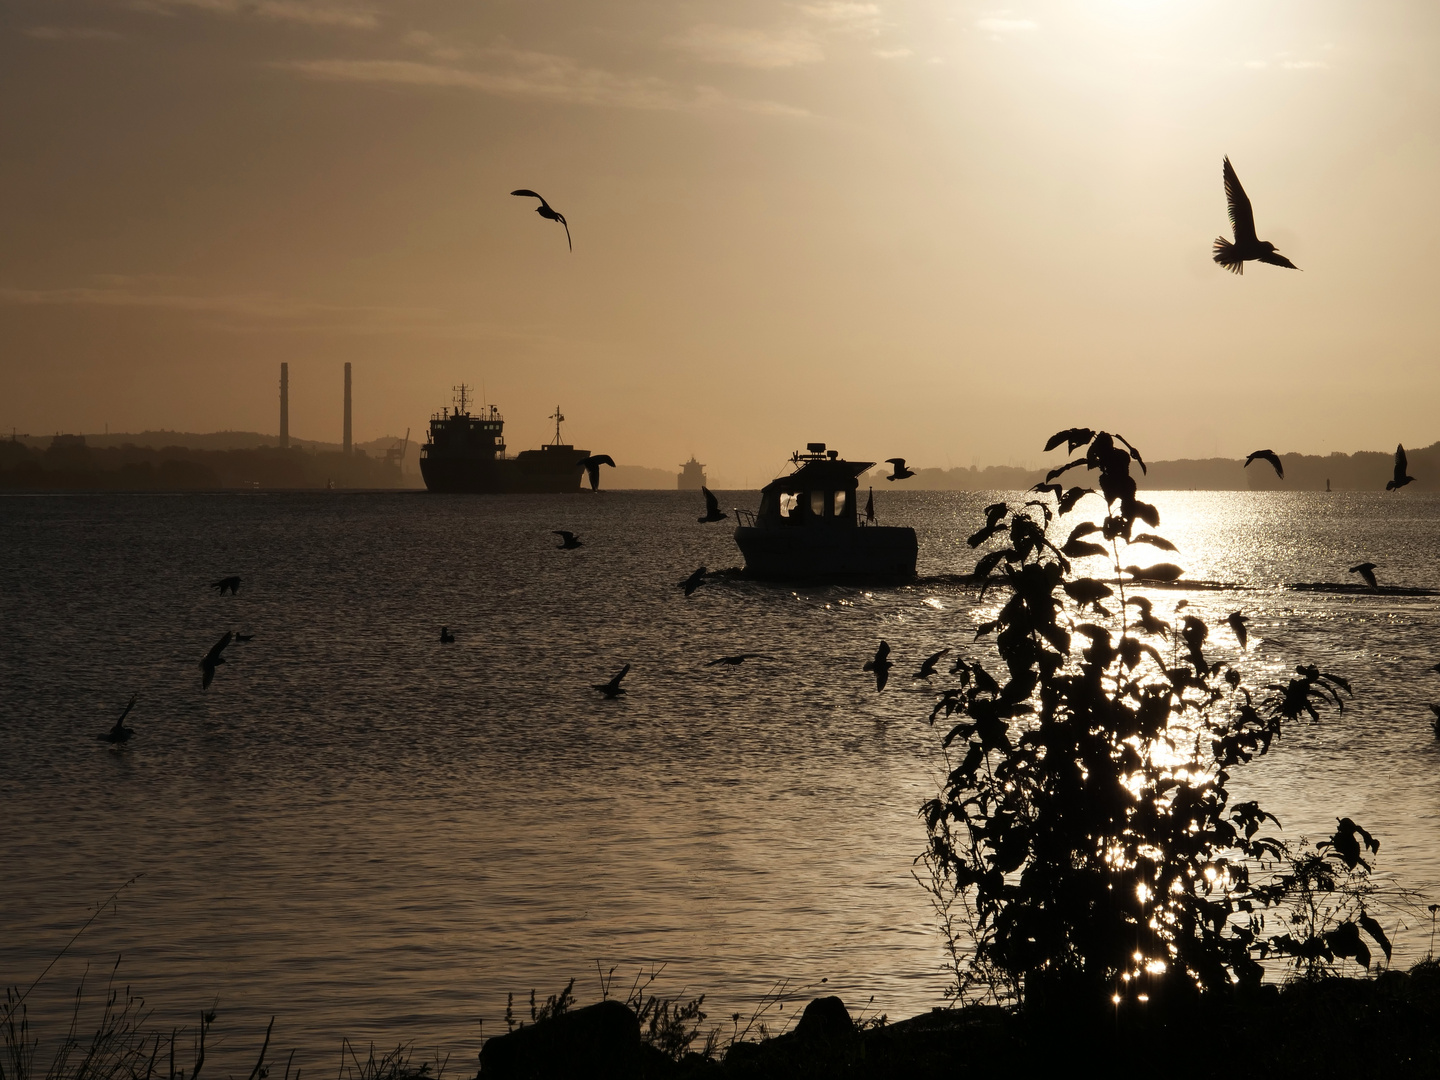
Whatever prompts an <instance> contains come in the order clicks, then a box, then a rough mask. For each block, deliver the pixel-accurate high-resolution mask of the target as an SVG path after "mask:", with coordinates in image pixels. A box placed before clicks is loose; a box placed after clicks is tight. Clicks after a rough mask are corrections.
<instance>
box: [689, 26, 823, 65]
mask: <svg viewBox="0 0 1440 1080" xmlns="http://www.w3.org/2000/svg"><path fill="white" fill-rule="evenodd" d="M669 44H671V45H672V46H674V47H675V48H677V49H681V50H683V51H685V52H688V53H690V54H692V55H693V56H696V57H698V58H699V59H701V60H705V61H707V62H709V63H712V64H738V65H740V66H742V67H754V68H782V67H793V66H794V65H796V64H814V63H818V62H819V61H821V60H823V59H825V53H824V52H823V51H822V50H821V48H820V43H819V42H818V41H816V40H815V39H814V38H813V37H812V36H811V35H810V34H808V33H806V32H804V31H803V30H799V29H791V30H786V31H783V32H781V33H778V34H777V33H772V32H770V31H766V30H750V29H745V28H743V27H738V26H717V25H715V24H714V23H704V24H702V25H700V26H694V27H691V28H690V29H689V30H688V31H686V33H684V34H683V35H681V36H679V37H676V38H672V39H670V42H669Z"/></svg>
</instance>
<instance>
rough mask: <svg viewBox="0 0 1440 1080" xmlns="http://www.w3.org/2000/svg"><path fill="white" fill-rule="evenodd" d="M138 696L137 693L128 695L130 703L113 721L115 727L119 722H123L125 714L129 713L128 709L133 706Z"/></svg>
mask: <svg viewBox="0 0 1440 1080" xmlns="http://www.w3.org/2000/svg"><path fill="white" fill-rule="evenodd" d="M139 697H140V695H139V694H131V695H130V703H129V704H128V705H126V706H125V711H124V712H122V713H121V714H120V719H119V720H116V721H115V726H116V727H119V726H120V725H121V724H123V723H124V722H125V717H127V716H129V715H130V710H131V709H133V708H134V707H135V701H136V699H138V698H139Z"/></svg>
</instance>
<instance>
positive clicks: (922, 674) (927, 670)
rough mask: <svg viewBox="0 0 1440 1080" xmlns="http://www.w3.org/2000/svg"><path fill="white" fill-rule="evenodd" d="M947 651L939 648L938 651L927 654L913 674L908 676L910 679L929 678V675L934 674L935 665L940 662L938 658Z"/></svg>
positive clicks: (947, 650)
mask: <svg viewBox="0 0 1440 1080" xmlns="http://www.w3.org/2000/svg"><path fill="white" fill-rule="evenodd" d="M949 651H950V650H949V649H941V650H940V651H939V652H937V653H933V654H931V655H930V656H927V657H926V658H925V661H924V662H923V663H922V664H921V665H920V670H919V671H917V672H915V674H914V675H911V676H910V677H911V678H912V679H928V678H930V676H931V675H934V674H935V665H936V664H938V663H939V662H940V658H941V657H942V656H944V655H945V654H946V653H948V652H949Z"/></svg>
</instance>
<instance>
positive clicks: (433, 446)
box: [420, 383, 590, 494]
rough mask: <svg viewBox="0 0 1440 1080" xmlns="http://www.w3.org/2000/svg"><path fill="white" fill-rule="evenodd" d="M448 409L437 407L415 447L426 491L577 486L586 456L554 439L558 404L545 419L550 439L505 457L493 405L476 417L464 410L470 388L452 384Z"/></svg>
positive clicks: (565, 488)
mask: <svg viewBox="0 0 1440 1080" xmlns="http://www.w3.org/2000/svg"><path fill="white" fill-rule="evenodd" d="M455 394H456V401H455V407H454V408H453V409H442V410H441V411H440V412H438V413H436V414H435V415H434V416H433V417H431V419H430V437H429V439H428V440H427V441H426V442H425V444H424V445H423V446H421V447H420V475H421V476H422V477H424V479H425V486H426V488H428V489H429V490H431V491H445V492H465V493H480V494H493V493H506V494H540V493H561V492H568V491H579V490H580V478H581V476H583V475H584V470H583V469H582V468H581V467H580V462H582V461H583V460H585V458H587V457H589V456H590V451H588V450H577V449H576V448H575V447H573V446H571V445H570V444H569V443H564V442H561V441H560V425H561V423H563V422H564V420H565V417H564V416H562V415H561V413H560V406H558V405H557V406H555V412H554V414H553V415H552V416H551V417H550V419H551V420H554V421H555V439H554V441H553V442H548V443H546V444H545V445H544V446H542V447H541V448H540V449H539V450H522V451H520V453H519V454H518V455H516V456H515V457H513V458H512V457H506V456H505V419H504V417H502V416H501V415H500V410H499V409H498V408H496V407H495V406H494V405H490V406H488V407H482V410H483V411H482V412H481V413H480V415H478V416H471V415H470V409H469V404H470V400H469V395H470V388H469V387H468V386H466V385H465V384H464V383H461V384H460V385H459V386H457V387H456V388H455Z"/></svg>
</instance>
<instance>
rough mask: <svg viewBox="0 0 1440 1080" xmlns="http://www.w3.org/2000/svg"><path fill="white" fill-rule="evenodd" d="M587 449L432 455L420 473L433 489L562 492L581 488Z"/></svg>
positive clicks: (427, 458)
mask: <svg viewBox="0 0 1440 1080" xmlns="http://www.w3.org/2000/svg"><path fill="white" fill-rule="evenodd" d="M588 456H589V451H587V450H573V449H571V448H569V447H565V448H563V449H561V450H552V449H548V448H547V449H545V450H525V451H523V452H522V453H521V454H520V455H519V457H514V458H495V457H491V458H485V457H464V456H460V455H454V456H449V455H446V456H441V455H439V454H435V455H429V456H425V457H422V458H421V459H420V475H421V476H422V477H423V478H424V480H425V486H426V487H427V488H428V489H429V490H431V491H443V492H462V493H466V494H513V495H520V494H532V495H533V494H563V493H566V492H573V491H579V490H580V481H581V479H582V478H583V477H584V475H585V470H584V469H582V468H580V462H581V461H583V460H584V459H585V458H586V457H588Z"/></svg>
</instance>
